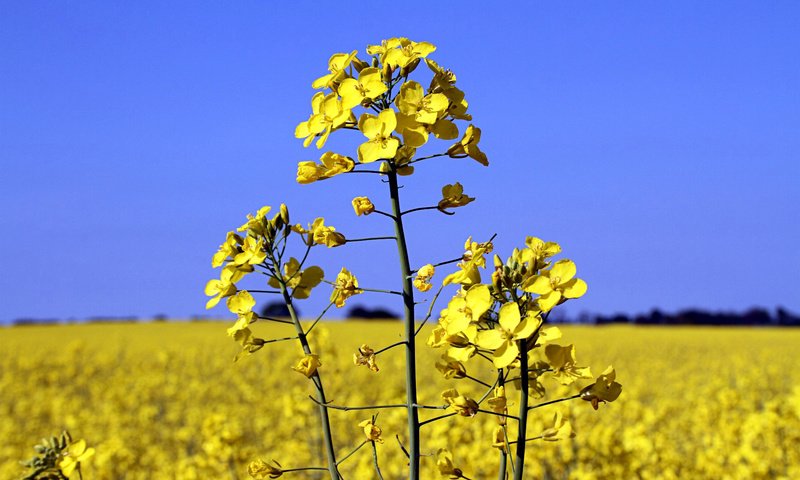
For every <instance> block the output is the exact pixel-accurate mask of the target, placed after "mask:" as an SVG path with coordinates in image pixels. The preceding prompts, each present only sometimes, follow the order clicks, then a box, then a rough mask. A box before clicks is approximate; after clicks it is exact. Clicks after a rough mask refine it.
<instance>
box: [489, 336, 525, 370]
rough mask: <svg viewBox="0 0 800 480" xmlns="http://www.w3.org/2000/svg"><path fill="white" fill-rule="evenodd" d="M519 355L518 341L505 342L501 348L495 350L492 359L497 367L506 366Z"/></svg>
mask: <svg viewBox="0 0 800 480" xmlns="http://www.w3.org/2000/svg"><path fill="white" fill-rule="evenodd" d="M517 355H519V348H518V347H517V344H516V342H505V343H504V344H503V345H501V346H500V348H498V349H497V350H495V352H494V357H493V358H492V361H493V362H494V366H495V368H505V367H507V366H509V365H511V363H512V362H513V361H514V360H516V358H517Z"/></svg>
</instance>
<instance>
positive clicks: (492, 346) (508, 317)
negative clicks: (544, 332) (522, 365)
mask: <svg viewBox="0 0 800 480" xmlns="http://www.w3.org/2000/svg"><path fill="white" fill-rule="evenodd" d="M498 317H499V319H498V320H499V322H500V325H499V326H498V327H497V328H495V329H493V330H482V331H480V332H478V336H477V338H476V339H475V343H477V344H478V346H479V347H481V348H486V349H489V350H493V351H494V357H493V361H494V366H495V368H505V367H507V366H509V365H511V363H512V362H513V361H514V360H516V358H517V355H519V347H518V346H517V341H518V340H524V339H527V338H528V337H530V336H531V335H533V334H534V332H536V329H537V328H539V326H540V325H541V324H542V319H541V318H540V317H539V316H538V315H536V313H534V312H528V314H526V315H525V319H524V320H521V318H522V317H521V315H520V311H519V305H517V303H516V302H508V303H505V304H503V306H502V307H500V312H499V313H498Z"/></svg>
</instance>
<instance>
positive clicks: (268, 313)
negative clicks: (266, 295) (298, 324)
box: [261, 301, 300, 318]
mask: <svg viewBox="0 0 800 480" xmlns="http://www.w3.org/2000/svg"><path fill="white" fill-rule="evenodd" d="M294 311H295V312H296V313H297V316H298V317H299V316H300V309H298V308H297V306H295V307H294ZM261 316H262V317H272V318H276V317H289V308H288V307H287V306H286V304H285V303H283V302H277V301H276V302H270V303H268V304H266V305H264V308H263V309H261Z"/></svg>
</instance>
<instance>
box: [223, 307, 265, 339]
mask: <svg viewBox="0 0 800 480" xmlns="http://www.w3.org/2000/svg"><path fill="white" fill-rule="evenodd" d="M256 320H258V315H256V314H255V312H247V313H242V314H239V317H238V318H237V319H236V323H234V324H233V326H232V327H230V328H228V336H229V337H235V336H236V334H237V333H238V332H241V331H242V330H244V329H246V328H248V327H249V326H250V324H251V323H253V322H255V321H256Z"/></svg>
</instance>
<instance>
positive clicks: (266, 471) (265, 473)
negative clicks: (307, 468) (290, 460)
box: [247, 459, 283, 480]
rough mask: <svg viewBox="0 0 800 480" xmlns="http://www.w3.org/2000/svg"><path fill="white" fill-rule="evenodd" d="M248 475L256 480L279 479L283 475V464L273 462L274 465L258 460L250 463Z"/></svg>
mask: <svg viewBox="0 0 800 480" xmlns="http://www.w3.org/2000/svg"><path fill="white" fill-rule="evenodd" d="M247 474H248V475H250V477H252V478H255V479H256V480H264V479H267V478H278V477H280V476H281V475H283V469H282V468H281V464H280V463H278V462H276V461H275V460H273V461H272V464H269V463H266V462H265V461H264V460H261V459H258V460H254V461H252V462H250V464H249V465H248V466H247Z"/></svg>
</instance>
